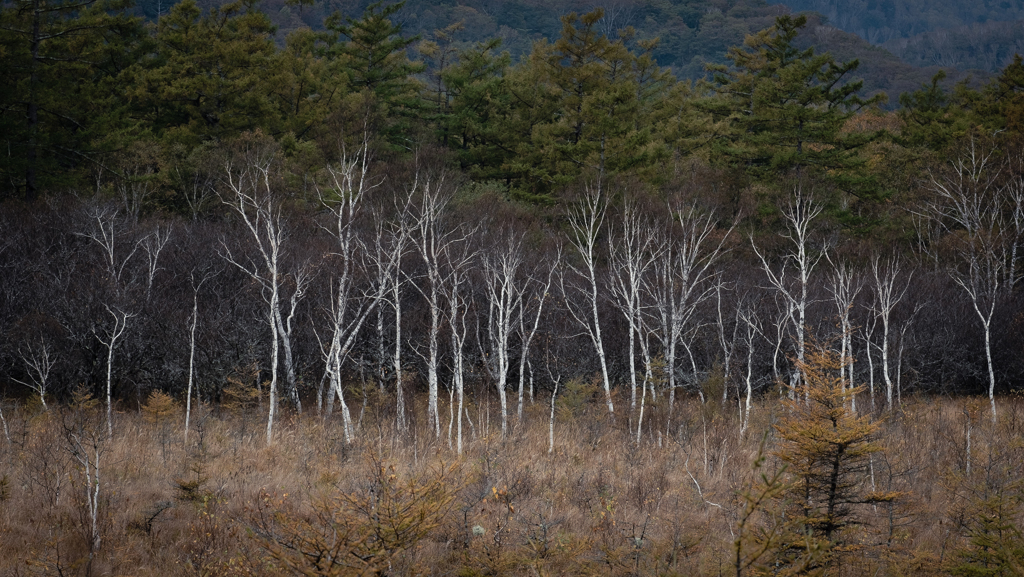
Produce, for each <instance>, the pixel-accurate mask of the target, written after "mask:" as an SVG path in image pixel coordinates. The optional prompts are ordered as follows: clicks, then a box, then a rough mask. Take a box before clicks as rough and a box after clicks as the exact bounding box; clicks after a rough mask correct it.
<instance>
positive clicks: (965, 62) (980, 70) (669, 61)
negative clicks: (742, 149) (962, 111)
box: [136, 0, 1024, 106]
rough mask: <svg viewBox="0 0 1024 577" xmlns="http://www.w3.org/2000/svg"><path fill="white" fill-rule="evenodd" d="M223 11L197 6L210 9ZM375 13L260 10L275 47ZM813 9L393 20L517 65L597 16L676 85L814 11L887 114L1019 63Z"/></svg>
mask: <svg viewBox="0 0 1024 577" xmlns="http://www.w3.org/2000/svg"><path fill="white" fill-rule="evenodd" d="M224 3H225V2H224V1H223V0H202V1H201V2H198V4H199V5H200V6H201V7H203V8H204V9H209V8H212V7H214V6H219V5H222V4H224ZM369 4H370V2H368V1H367V0H313V1H311V2H310V3H309V4H306V5H299V4H298V3H296V2H295V1H292V0H264V1H262V2H260V3H258V4H257V5H258V7H259V9H260V10H262V11H263V12H265V13H266V14H267V16H268V17H269V18H270V21H271V22H272V23H273V24H274V25H275V26H276V38H277V42H278V44H283V43H284V39H285V38H286V37H287V35H288V34H289V33H291V32H293V31H295V30H298V29H301V28H306V27H308V28H310V29H313V30H323V23H324V20H325V19H326V18H327V17H328V16H330V15H331V14H334V13H338V14H340V15H342V16H343V17H355V16H358V15H359V14H361V13H362V12H363V11H364V10H365V8H366V7H367V6H368V5H369ZM810 4H811V3H810V2H804V4H800V3H794V2H788V3H783V4H769V3H768V2H765V1H764V0H670V1H668V2H656V1H654V0H599V1H598V2H590V3H583V2H580V1H578V0H553V1H550V2H541V1H538V0H511V1H504V0H467V1H464V2H454V1H452V0H409V1H408V2H406V3H405V5H404V6H403V8H402V9H401V10H400V11H399V12H398V13H397V14H396V17H395V21H396V23H400V24H401V25H402V27H403V32H404V33H405V34H406V35H407V36H420V37H421V38H422V39H425V40H430V39H431V38H433V37H434V33H435V31H437V30H442V29H445V28H447V27H449V26H452V25H454V24H457V23H461V25H462V27H461V29H459V30H457V31H455V33H454V34H453V36H452V41H453V43H454V45H455V46H459V47H468V46H472V45H473V44H474V43H476V42H483V41H486V40H488V39H490V38H495V37H496V38H500V39H501V49H502V50H507V51H508V52H509V54H510V56H511V58H512V61H513V62H516V61H518V60H519V58H520V57H522V56H523V55H525V54H528V53H529V52H530V51H531V49H532V46H533V43H534V42H536V41H538V40H540V39H544V38H546V39H553V38H555V37H557V36H558V34H559V31H560V29H561V23H560V21H559V19H560V18H561V17H562V16H563V15H564V14H567V13H569V12H579V13H582V12H586V11H589V10H591V9H593V8H597V7H600V8H602V9H604V12H605V17H604V18H603V19H602V20H601V22H600V25H599V26H600V29H601V31H602V32H603V33H604V34H606V35H608V36H610V37H611V36H614V35H615V34H616V33H617V32H618V31H619V30H622V29H625V28H627V27H633V28H634V29H635V34H636V37H637V38H638V39H654V38H657V39H658V44H657V46H656V47H655V48H654V50H653V51H652V55H653V57H654V59H655V60H656V61H657V63H658V64H659V65H660V66H663V67H666V68H668V69H670V70H671V71H672V73H673V74H674V75H675V76H676V77H678V78H683V79H691V80H697V79H700V78H706V77H707V76H708V73H707V70H706V66H707V65H708V64H722V63H725V62H726V58H725V55H726V51H727V50H728V48H729V47H730V46H736V45H739V44H742V43H743V39H744V38H745V37H746V36H747V35H749V34H753V33H755V32H757V31H758V30H762V29H764V28H767V27H769V26H771V25H772V23H774V21H775V18H776V17H777V16H779V15H782V14H786V13H788V12H789V11H790V9H791V8H792V9H793V10H794V11H799V10H818V12H820V13H821V14H825V15H826V18H825V19H819V18H818V17H816V16H814V15H811V16H810V24H809V25H808V27H807V29H806V30H805V31H804V32H802V33H801V37H800V39H799V40H798V43H799V44H800V45H801V46H803V47H809V46H814V47H816V48H817V49H818V51H819V52H832V53H833V54H835V55H836V56H837V57H840V58H842V59H845V60H849V59H854V58H857V59H859V60H860V61H861V68H860V70H859V71H858V76H859V77H861V78H863V80H864V91H865V93H868V94H874V93H877V92H886V93H887V94H889V95H890V96H891V98H890V101H889V106H893V105H895V103H896V100H897V98H898V96H899V95H900V94H902V93H903V92H908V91H912V90H916V89H917V88H919V87H920V86H921V85H922V84H925V83H927V82H928V81H929V80H930V79H931V77H932V76H934V75H935V74H936V73H937V72H938V71H939V69H940V67H941V68H944V69H945V70H946V72H947V74H948V82H949V84H950V85H952V84H953V83H954V82H956V81H959V80H963V79H965V78H968V77H971V78H973V79H974V80H975V81H982V80H984V79H986V78H987V77H988V74H987V73H988V72H998V70H1000V69H1002V68H1003V67H1005V66H1006V65H1007V64H1009V63H1010V61H1011V60H1012V57H1013V51H1012V50H1011V51H1010V52H1008V53H1007V49H1006V46H1009V45H1010V39H1011V38H1013V34H1014V32H1015V29H1008V28H1007V26H1008V25H1006V24H998V25H992V26H990V25H984V26H983V28H984V29H985V30H986V31H989V30H990V29H991V33H989V32H986V34H985V35H983V36H982V38H984V39H989V38H991V37H993V35H994V34H996V29H997V28H998V31H999V32H998V33H999V34H1001V35H1002V36H1001V37H1000V38H1001V40H1000V41H999V42H997V43H996V44H994V45H985V46H975V45H974V44H972V41H974V40H977V38H978V35H977V34H972V33H971V32H970V30H973V29H974V28H971V29H970V30H966V29H965V30H964V31H963V32H953V33H949V34H945V33H944V34H945V35H941V36H940V35H936V34H931V35H925V36H923V37H919V38H918V37H915V38H909V39H908V38H904V37H902V36H901V37H899V42H894V43H892V44H891V45H889V44H887V45H885V46H884V47H881V48H879V47H877V46H872V45H871V44H870V43H869V42H868V41H866V40H864V38H868V39H869V40H870V39H871V38H873V37H872V36H870V35H866V34H865V33H862V32H860V31H858V29H855V28H854V29H851V27H848V26H845V25H841V24H837V19H836V18H833V17H832V16H828V15H829V14H831V13H832V12H829V10H827V9H826V8H820V9H817V8H814V7H809V6H810ZM172 5H173V3H172V0H140V1H139V2H138V3H137V8H136V11H137V12H138V13H139V14H140V15H144V16H145V17H146V18H148V19H151V20H153V19H156V17H157V14H163V13H166V12H167V11H168V10H169V9H170V7H171V6H172ZM787 5H788V6H787ZM922 14H926V12H922ZM1000 26H1001V27H1000ZM975 28H977V26H975ZM1011 28H1012V27H1011ZM924 29H926V30H930V29H931V28H924ZM858 34H859V36H858ZM1018 36H1024V35H1021V34H1018ZM961 37H962V38H961ZM1017 50H1018V51H1024V50H1021V49H1017ZM901 58H902V60H901Z"/></svg>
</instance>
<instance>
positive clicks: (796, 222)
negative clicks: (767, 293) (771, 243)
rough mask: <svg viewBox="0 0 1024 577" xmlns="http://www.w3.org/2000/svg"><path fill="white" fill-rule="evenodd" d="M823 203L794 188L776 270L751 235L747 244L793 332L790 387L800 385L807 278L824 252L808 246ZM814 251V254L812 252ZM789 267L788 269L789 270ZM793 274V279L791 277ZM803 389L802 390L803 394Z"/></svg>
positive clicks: (786, 212) (806, 303) (805, 324)
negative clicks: (783, 250)
mask: <svg viewBox="0 0 1024 577" xmlns="http://www.w3.org/2000/svg"><path fill="white" fill-rule="evenodd" d="M823 208H824V206H823V205H822V204H821V203H818V202H815V200H814V199H813V198H812V197H811V196H810V195H805V194H804V193H803V189H801V188H799V187H798V188H797V190H796V195H795V197H794V198H793V200H792V201H791V202H790V204H789V206H787V207H786V208H785V209H784V210H783V212H782V217H783V219H784V220H785V222H786V226H787V228H788V229H789V230H788V231H787V232H785V233H783V235H782V236H783V237H784V238H785V239H786V240H788V241H789V242H790V243H791V244H792V248H791V250H790V251H789V252H787V253H785V254H784V255H782V263H781V266H780V267H779V270H778V271H776V270H775V268H774V267H773V266H772V264H771V263H770V262H769V260H768V257H767V256H766V255H765V254H764V253H763V252H761V250H760V249H758V248H757V244H756V243H754V241H753V238H751V245H752V246H753V247H754V253H755V254H756V255H757V258H758V259H759V260H760V261H761V267H762V268H763V269H764V272H765V275H766V276H767V278H768V283H769V284H770V285H771V287H772V288H774V289H775V290H776V292H778V294H779V295H781V296H782V297H783V300H784V301H785V304H786V305H787V310H788V311H789V320H790V324H791V325H792V327H793V332H794V338H793V340H794V341H795V342H794V349H795V351H796V361H797V362H796V363H794V366H793V369H792V372H791V373H790V386H791V387H793V389H794V390H796V389H797V388H798V387H799V385H800V369H799V368H798V367H801V366H803V363H804V357H805V355H804V350H805V341H806V339H807V335H806V326H807V306H808V301H807V289H808V286H809V285H810V277H811V274H812V273H813V272H814V268H815V267H816V266H817V265H818V262H819V261H820V260H821V258H822V257H823V256H824V255H825V253H826V252H827V250H826V249H822V250H820V251H815V250H813V247H812V246H811V238H810V235H811V224H812V223H813V222H814V219H815V218H817V217H818V215H819V214H821V211H822V209H823ZM815 253H817V254H815ZM791 269H792V272H791ZM791 276H792V277H795V278H792V279H791ZM806 394H807V391H804V395H805V396H806Z"/></svg>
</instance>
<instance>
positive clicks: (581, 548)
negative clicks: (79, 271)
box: [0, 387, 1024, 576]
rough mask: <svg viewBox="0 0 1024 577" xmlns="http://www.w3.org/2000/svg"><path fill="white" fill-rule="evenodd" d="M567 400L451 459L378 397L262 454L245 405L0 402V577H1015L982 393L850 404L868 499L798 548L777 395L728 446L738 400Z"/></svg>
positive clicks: (993, 430) (1013, 473)
mask: <svg viewBox="0 0 1024 577" xmlns="http://www.w3.org/2000/svg"><path fill="white" fill-rule="evenodd" d="M570 393H573V394H570V395H568V396H567V397H566V398H565V399H563V400H564V402H560V403H559V405H558V407H556V408H557V410H556V416H555V420H554V447H553V451H551V452H549V430H548V415H549V413H548V411H549V405H548V403H547V402H545V401H546V399H544V398H541V397H538V399H537V402H536V403H535V404H533V405H530V406H529V407H528V409H529V410H528V411H527V413H526V414H525V415H524V418H523V420H522V422H520V423H517V424H515V425H514V427H513V428H512V432H511V434H510V435H509V436H508V437H507V438H505V439H502V438H500V427H499V426H496V424H495V423H496V422H497V421H496V418H495V416H496V412H495V411H494V409H493V408H490V410H489V407H488V406H487V405H486V404H484V403H479V404H475V405H472V406H471V408H470V410H469V411H468V415H469V421H471V422H472V424H470V422H466V423H465V424H464V427H465V430H466V442H465V448H464V451H463V454H462V455H461V456H459V455H457V454H456V452H455V450H454V449H453V448H452V445H451V443H450V441H449V439H450V436H449V434H448V427H447V425H448V423H447V422H445V423H443V426H442V434H441V436H440V438H438V437H436V436H435V435H434V434H433V432H432V431H431V430H430V429H429V428H428V427H427V426H425V422H424V419H423V416H422V415H413V424H412V425H411V426H410V427H409V429H408V430H406V431H403V432H399V431H396V430H395V427H394V426H393V423H394V415H393V413H392V412H389V411H388V410H387V409H385V408H383V407H389V406H390V403H389V402H388V401H389V399H388V398H387V397H386V396H384V397H381V398H376V399H373V398H371V399H370V401H369V402H368V404H367V405H366V406H365V407H362V408H360V407H359V406H358V405H357V406H355V407H354V411H355V413H354V416H356V415H358V422H359V426H358V429H357V435H356V439H357V440H356V441H355V442H353V443H351V444H346V443H345V442H344V440H343V439H344V436H343V431H342V430H341V425H340V420H338V419H335V418H324V417H322V416H317V415H313V414H308V413H307V414H305V415H303V416H298V415H294V414H293V415H289V416H286V417H285V419H284V420H282V422H281V425H280V427H279V429H278V431H279V432H278V433H277V435H276V438H275V439H274V442H273V443H272V444H270V445H268V444H267V442H266V438H265V437H264V430H265V428H264V421H263V418H264V416H263V414H262V413H261V412H260V410H259V408H258V407H253V408H251V409H248V410H246V411H239V410H235V411H232V410H230V409H229V408H228V407H205V406H204V407H199V408H198V409H197V410H196V411H195V413H194V414H193V415H192V425H191V427H190V428H191V431H190V432H189V434H188V440H187V442H186V440H185V438H184V431H183V423H184V412H183V410H182V409H181V407H180V406H178V405H177V404H174V403H173V402H170V401H169V399H167V398H160V397H151V398H150V402H149V403H147V404H146V405H145V406H143V407H142V408H141V410H138V409H135V410H130V409H126V408H122V410H121V411H119V412H117V413H116V414H115V419H114V422H113V436H112V437H110V436H108V434H107V427H106V421H105V414H104V411H103V410H102V408H101V407H100V406H99V405H97V404H96V403H95V402H92V401H90V400H88V399H87V398H85V397H79V398H77V399H76V401H75V403H72V404H71V405H69V406H64V407H51V408H50V409H49V410H48V411H42V410H39V409H38V408H33V407H30V406H21V407H18V408H16V409H15V410H13V411H12V410H11V408H10V405H8V410H7V411H5V416H6V421H7V432H8V436H9V440H8V439H4V440H2V441H0V467H2V469H0V482H2V485H0V534H2V537H0V574H3V575H118V576H120V575H137V576H148V575H282V574H296V575H361V574H386V575H460V576H474V575H534V576H546V575H652V576H653V575H687V576H696V575H726V574H730V575H736V574H737V573H741V574H769V573H771V574H796V573H826V574H834V575H939V574H964V575H1003V574H1006V575H1010V574H1020V571H1021V562H1022V560H1024V540H1022V539H1021V534H1020V526H1021V525H1020V510H1021V507H1020V503H1021V495H1022V487H1021V483H1022V481H1021V463H1022V462H1024V434H1022V433H1024V430H1022V429H1024V400H1022V399H1019V398H1016V397H1014V398H1001V399H998V401H999V415H998V419H997V421H996V422H995V423H993V422H992V420H991V416H990V414H989V413H988V412H987V410H986V409H985V406H986V405H985V404H984V403H979V402H978V401H977V400H974V399H966V398H957V399H950V398H927V397H922V398H910V399H904V404H903V405H902V408H901V409H900V410H899V411H898V412H895V413H894V414H890V415H883V414H875V415H869V416H868V417H869V419H865V420H866V421H870V423H871V425H870V426H871V427H872V429H871V431H872V432H871V438H872V440H873V441H872V444H871V445H870V446H868V445H864V446H865V447H869V450H868V451H866V452H865V459H864V460H862V461H858V462H857V463H855V464H851V468H850V470H849V471H846V473H848V477H847V478H848V479H849V484H848V485H849V486H848V489H849V490H850V494H851V495H855V494H856V495H875V497H870V498H867V499H861V500H860V501H859V502H858V499H857V498H850V499H847V502H845V503H844V504H841V507H842V508H844V512H843V516H842V523H841V524H840V526H839V528H838V529H837V530H836V532H835V533H834V535H835V536H834V537H833V538H832V543H831V544H830V545H829V549H828V551H824V550H821V551H818V552H815V547H818V546H819V545H815V544H813V543H810V539H809V538H808V543H807V544H806V547H805V550H802V551H801V549H800V548H801V547H804V545H801V544H799V543H798V544H797V546H796V547H795V549H794V548H793V546H792V543H790V544H789V545H786V544H785V539H782V538H780V536H782V537H784V536H785V532H786V530H787V529H786V526H787V525H786V524H787V523H789V522H790V521H788V520H787V516H789V517H792V516H793V515H794V513H793V511H799V510H800V507H806V504H802V503H801V502H800V500H801V499H800V497H799V495H801V491H802V490H803V488H806V487H805V484H804V483H806V482H807V479H805V478H802V477H800V476H799V475H798V474H796V473H795V472H794V471H797V470H798V469H799V467H797V466H795V465H794V466H790V467H787V468H786V469H783V468H782V467H783V465H784V459H783V458H781V457H780V455H783V454H784V451H785V446H784V445H785V444H786V441H785V439H783V435H782V434H781V433H780V431H781V429H780V426H782V424H783V423H784V422H785V420H786V415H787V414H788V412H791V411H792V410H793V409H792V407H791V405H788V404H786V403H784V402H782V401H780V400H778V399H772V398H767V399H762V400H761V401H760V403H759V404H757V405H756V406H755V407H754V408H753V411H752V420H751V423H750V426H749V427H748V428H747V430H746V431H745V432H743V433H741V432H740V426H739V415H738V411H737V409H736V407H735V406H730V407H728V408H727V409H725V410H723V408H722V407H721V406H720V405H718V404H717V403H709V404H701V403H700V401H699V400H698V399H696V398H682V399H679V400H677V403H676V406H675V410H674V412H673V418H672V422H671V423H668V422H667V419H666V412H667V411H666V406H665V399H664V398H659V399H658V400H657V401H656V402H655V403H654V404H653V405H649V406H648V407H647V411H648V412H647V414H648V416H649V418H648V419H647V420H646V421H645V422H646V424H645V426H644V430H643V432H642V435H641V438H640V442H639V444H637V441H636V432H635V430H634V429H633V426H634V421H633V418H632V417H630V416H629V413H628V411H621V412H620V414H619V415H617V416H616V419H614V420H612V419H611V418H610V417H609V416H608V415H607V414H606V413H605V412H604V411H605V409H604V406H603V404H602V402H601V399H600V398H599V396H598V395H594V396H593V397H592V398H591V397H590V396H588V394H587V390H586V387H582V388H581V390H577V391H575V392H573V391H570ZM573 395H575V396H573ZM571 403H574V404H575V406H570V404H571ZM413 406H422V405H421V404H420V403H414V404H413ZM621 406H622V407H627V406H628V403H622V404H621ZM860 406H861V407H865V406H868V402H867V399H866V398H863V397H862V398H861V399H860ZM444 410H445V411H447V407H445V409H444ZM759 454H760V455H763V458H762V459H758V456H759ZM883 494H884V495H886V496H885V497H884V498H878V497H877V496H878V495H883ZM794 507H796V509H794ZM805 510H806V509H805ZM798 540H799V539H798ZM787 546H788V547H789V549H790V553H791V554H789V555H788V556H787V554H784V552H783V553H780V551H783V549H784V548H785V547H787ZM738 550H739V551H738ZM759 551H761V552H762V553H763V554H759V553H758V552H759ZM794 551H795V553H793V552H794ZM738 552H739V554H737V553H738ZM773 559H774V561H772V560H773ZM799 559H804V560H805V561H806V560H807V559H812V562H804V561H800V560H799ZM780 560H785V561H784V562H783V561H780ZM738 561H739V562H738Z"/></svg>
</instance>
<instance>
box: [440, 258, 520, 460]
mask: <svg viewBox="0 0 1024 577" xmlns="http://www.w3.org/2000/svg"><path fill="white" fill-rule="evenodd" d="M459 248H461V250H458V251H449V253H448V255H447V257H448V258H447V259H446V260H447V261H448V262H447V266H448V272H447V275H446V276H447V282H446V284H445V287H444V288H445V297H446V300H447V301H448V325H449V329H450V334H451V346H452V351H451V354H452V390H453V392H454V393H455V396H456V400H455V403H456V407H455V410H454V411H453V413H454V417H455V421H456V429H457V431H456V435H455V444H456V452H457V453H458V454H459V455H462V414H463V410H464V407H465V371H466V369H465V356H464V350H465V345H466V336H467V334H468V330H467V326H466V317H467V315H468V314H469V307H470V300H471V297H470V296H469V295H468V294H467V289H468V287H467V286H466V285H467V284H468V281H469V274H468V270H467V265H468V264H469V262H470V260H471V258H472V257H471V255H470V254H469V251H468V250H466V246H465V244H464V243H463V244H462V246H461V247H459ZM453 253H454V254H453ZM499 392H500V394H501V400H502V407H501V408H502V421H501V425H502V430H501V434H502V436H504V435H505V425H506V421H507V419H506V410H505V409H506V406H505V403H504V401H505V390H504V389H501V388H499ZM450 439H451V437H450V425H449V440H450ZM449 446H450V445H449Z"/></svg>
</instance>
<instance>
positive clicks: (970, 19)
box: [782, 0, 1024, 73]
mask: <svg viewBox="0 0 1024 577" xmlns="http://www.w3.org/2000/svg"><path fill="white" fill-rule="evenodd" d="M782 1H783V3H784V4H785V5H786V6H788V7H790V8H791V9H793V10H794V11H809V12H817V13H818V14H821V15H822V16H824V17H825V18H826V19H827V20H828V23H829V24H831V25H833V26H835V27H837V28H840V29H842V30H845V31H847V32H851V33H853V34H856V35H858V36H860V37H861V38H863V39H865V40H866V41H868V42H870V43H871V44H875V45H878V46H882V47H884V48H886V49H887V50H889V51H890V52H892V53H893V54H895V55H897V56H899V57H900V58H901V59H903V60H904V61H905V62H907V63H908V64H910V65H912V66H917V67H920V66H944V67H952V68H959V69H968V68H976V69H981V70H985V71H987V72H993V73H994V72H997V71H999V70H1001V69H1002V68H1004V67H1006V66H1007V65H1008V64H1010V63H1011V62H1012V61H1013V55H1014V54H1015V53H1024V0H900V1H899V2H893V1H879V0H782Z"/></svg>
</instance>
